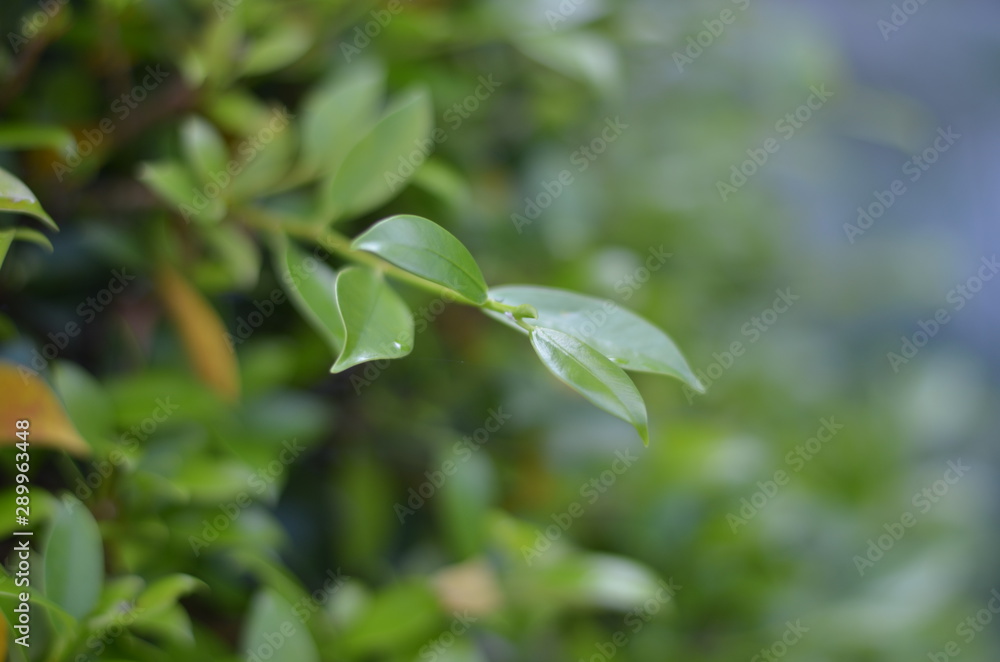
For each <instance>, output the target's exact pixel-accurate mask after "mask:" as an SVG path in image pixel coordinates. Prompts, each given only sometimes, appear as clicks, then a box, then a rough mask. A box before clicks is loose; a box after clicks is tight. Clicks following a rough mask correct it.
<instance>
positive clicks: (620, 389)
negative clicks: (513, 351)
mask: <svg viewBox="0 0 1000 662" xmlns="http://www.w3.org/2000/svg"><path fill="white" fill-rule="evenodd" d="M490 296H491V297H492V298H493V299H495V300H497V301H500V302H503V303H505V304H507V305H529V306H531V307H533V308H534V309H535V310H536V311H537V317H536V319H535V320H533V322H532V326H533V327H534V328H532V329H531V330H530V331H528V330H527V329H525V328H523V326H522V325H520V324H518V323H517V322H516V321H515V320H513V319H512V318H511V317H510V316H509V315H505V314H502V313H499V312H496V311H490V310H487V311H486V312H487V314H488V315H490V316H492V317H494V318H495V319H497V320H499V321H501V322H503V323H505V324H508V325H509V326H512V327H513V328H515V329H518V330H519V331H524V332H527V333H529V334H530V337H531V344H532V347H534V349H535V352H536V353H537V354H538V357H539V358H540V359H541V361H542V363H543V364H545V366H546V367H547V368H548V369H549V371H551V372H552V373H553V374H554V375H555V376H556V377H558V378H559V379H560V380H562V381H563V382H565V383H566V384H568V385H569V386H571V387H572V388H574V389H575V390H577V391H578V392H580V393H581V394H582V395H583V396H584V397H585V398H587V399H588V400H590V401H591V402H593V403H594V404H595V405H597V406H598V407H600V408H601V409H604V410H605V411H607V412H609V413H611V414H614V415H615V416H617V417H619V418H621V419H623V420H625V421H628V422H629V423H631V424H632V425H633V426H634V427H635V429H636V431H637V432H638V433H639V436H640V437H642V440H643V442H644V443H647V444H648V443H649V437H648V420H647V414H646V407H645V404H644V402H643V400H642V396H641V395H640V394H639V391H638V389H637V388H636V387H635V384H634V383H633V382H632V380H631V379H630V378H629V376H628V375H627V374H626V373H625V370H633V371H636V372H647V373H654V374H661V375H667V376H670V377H675V378H677V379H680V380H681V381H683V382H684V383H686V384H687V385H688V386H690V387H691V388H694V389H695V390H697V391H702V390H703V387H702V385H701V384H700V383H699V381H698V378H697V377H695V375H694V373H693V372H692V371H691V368H690V367H689V366H688V364H687V361H685V360H684V357H683V356H682V355H681V353H680V350H678V349H677V346H676V345H675V344H674V342H673V341H672V340H671V339H670V337H669V336H667V334H665V333H664V332H663V331H661V330H660V329H659V328H657V327H656V326H654V325H653V324H652V323H650V322H648V321H647V320H645V319H643V318H642V317H640V316H638V315H636V314H635V313H633V312H631V311H629V310H626V309H624V308H622V307H621V306H619V305H618V304H616V303H614V302H612V301H606V300H602V299H595V298H592V297H587V296H583V295H581V294H576V293H575V292H567V291H564V290H558V289H553V288H547V287H532V286H517V285H514V286H506V287H498V288H494V289H492V290H490Z"/></svg>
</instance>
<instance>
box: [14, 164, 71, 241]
mask: <svg viewBox="0 0 1000 662" xmlns="http://www.w3.org/2000/svg"><path fill="white" fill-rule="evenodd" d="M0 211H9V212H15V213H18V214H28V215H29V216H34V217H35V218H37V219H39V220H40V221H42V222H44V223H45V224H46V225H48V226H49V227H50V228H52V229H53V230H56V231H58V230H59V226H58V225H56V222H55V221H53V220H52V217H51V216H49V215H48V214H47V213H46V212H45V210H44V209H42V205H41V204H40V203H39V202H38V198H36V197H35V194H34V193H32V192H31V189H29V188H28V187H27V186H25V184H24V182H22V181H21V180H20V179H18V178H17V177H15V176H14V175H12V174H10V173H9V172H7V171H6V170H4V169H3V168H0Z"/></svg>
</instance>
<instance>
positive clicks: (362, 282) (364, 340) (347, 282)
mask: <svg viewBox="0 0 1000 662" xmlns="http://www.w3.org/2000/svg"><path fill="white" fill-rule="evenodd" d="M337 306H338V308H339V309H340V319H341V321H342V322H343V325H344V326H343V328H344V348H343V351H341V353H340V356H339V357H337V362H336V363H334V364H333V367H332V368H331V369H330V371H331V372H342V371H344V370H346V369H347V368H350V367H351V366H354V365H357V364H359V363H364V362H365V361H374V360H377V359H398V358H401V357H403V356H406V355H407V354H409V353H410V351H411V350H412V349H413V315H412V314H411V313H410V310H409V308H407V306H406V302H404V301H403V300H402V299H401V298H400V297H399V295H398V294H396V292H395V291H394V290H393V289H392V288H391V287H389V285H388V284H387V283H386V282H385V279H384V278H383V277H382V274H380V273H378V272H377V271H375V270H373V269H369V268H367V267H348V268H347V269H343V270H342V271H341V272H340V273H339V274H338V275H337Z"/></svg>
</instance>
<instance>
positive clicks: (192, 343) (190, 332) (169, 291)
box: [156, 265, 240, 402]
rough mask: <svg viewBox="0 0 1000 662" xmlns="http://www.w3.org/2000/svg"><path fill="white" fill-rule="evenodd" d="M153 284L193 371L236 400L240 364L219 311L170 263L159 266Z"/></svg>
mask: <svg viewBox="0 0 1000 662" xmlns="http://www.w3.org/2000/svg"><path fill="white" fill-rule="evenodd" d="M156 285H157V289H158V290H159V292H160V297H161V298H162V299H163V303H164V305H165V306H166V309H167V312H168V313H169V315H170V318H171V319H172V320H173V322H174V325H175V326H176V327H177V330H178V332H179V333H180V336H181V341H182V342H183V343H184V349H185V351H186V352H187V355H188V360H189V361H190V363H191V366H192V367H193V368H194V370H195V372H196V373H197V374H198V376H199V377H200V378H201V380H202V381H203V382H205V384H207V385H208V386H210V387H211V388H212V389H213V390H215V391H216V392H217V393H218V394H219V395H221V396H222V397H223V398H224V399H225V400H228V401H230V402H232V401H236V400H238V399H239V397H240V375H239V365H238V364H237V362H236V353H235V352H234V351H233V348H232V346H231V344H230V342H229V340H228V334H227V332H226V328H225V326H224V325H223V324H222V320H220V319H219V314H218V313H216V312H215V309H214V308H212V306H211V305H210V304H209V303H208V302H207V301H206V300H205V298H204V297H202V295H201V294H200V293H199V292H198V291H197V290H195V289H194V288H193V287H192V286H191V285H190V284H189V283H188V282H187V281H186V280H184V277H183V276H181V275H180V274H179V273H178V272H177V271H176V270H175V269H174V268H173V267H170V266H168V265H163V266H161V267H160V269H159V271H158V273H157V276H156Z"/></svg>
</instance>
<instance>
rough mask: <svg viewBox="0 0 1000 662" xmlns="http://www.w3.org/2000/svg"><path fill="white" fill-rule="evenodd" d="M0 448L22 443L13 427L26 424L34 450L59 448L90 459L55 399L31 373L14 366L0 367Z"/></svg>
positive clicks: (11, 364)
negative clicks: (20, 423)
mask: <svg viewBox="0 0 1000 662" xmlns="http://www.w3.org/2000/svg"><path fill="white" fill-rule="evenodd" d="M0 393H2V394H3V398H2V399H0V445H5V446H6V445H13V444H15V443H17V442H19V441H22V440H21V439H19V438H18V437H17V436H16V434H15V433H16V432H17V431H18V430H17V427H16V423H17V422H18V421H20V420H22V419H23V420H27V421H28V422H29V423H30V424H31V425H30V427H29V428H28V441H29V442H30V443H31V444H33V445H35V446H44V447H50V448H60V449H62V450H64V451H66V452H67V453H72V454H73V455H77V456H81V457H83V456H87V455H90V446H88V445H87V442H86V441H84V439H83V437H81V436H80V433H79V432H77V429H76V427H75V426H74V425H73V422H72V421H70V420H69V416H68V415H67V414H66V410H65V409H63V406H62V403H61V402H59V398H57V397H56V394H55V393H53V392H52V389H50V388H49V385H48V384H46V383H45V381H44V380H43V379H42V378H41V377H39V376H38V375H37V374H36V373H35V371H33V370H31V369H29V368H27V367H25V366H22V365H17V364H14V363H0Z"/></svg>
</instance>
